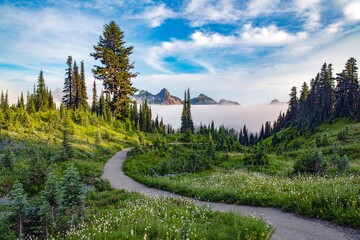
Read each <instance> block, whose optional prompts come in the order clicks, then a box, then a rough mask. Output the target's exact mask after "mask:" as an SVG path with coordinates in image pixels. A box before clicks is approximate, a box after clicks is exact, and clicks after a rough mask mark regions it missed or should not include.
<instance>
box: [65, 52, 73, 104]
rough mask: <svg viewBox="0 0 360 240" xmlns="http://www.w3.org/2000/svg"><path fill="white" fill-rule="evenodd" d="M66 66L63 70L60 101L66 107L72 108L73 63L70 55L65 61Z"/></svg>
mask: <svg viewBox="0 0 360 240" xmlns="http://www.w3.org/2000/svg"><path fill="white" fill-rule="evenodd" d="M66 64H67V66H68V68H67V69H66V70H65V82H64V88H63V93H64V96H63V97H62V102H63V103H64V105H65V106H66V107H67V108H72V107H73V106H74V98H75V96H74V95H75V89H74V73H73V63H72V57H71V56H68V59H67V61H66Z"/></svg>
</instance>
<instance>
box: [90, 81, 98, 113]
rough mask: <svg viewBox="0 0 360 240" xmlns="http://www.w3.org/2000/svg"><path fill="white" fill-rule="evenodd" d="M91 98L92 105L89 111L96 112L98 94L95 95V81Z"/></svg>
mask: <svg viewBox="0 0 360 240" xmlns="http://www.w3.org/2000/svg"><path fill="white" fill-rule="evenodd" d="M92 93H93V100H92V105H91V112H93V113H96V114H98V105H99V103H98V96H97V89H96V82H95V81H94V85H93V90H92Z"/></svg>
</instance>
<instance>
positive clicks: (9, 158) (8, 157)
mask: <svg viewBox="0 0 360 240" xmlns="http://www.w3.org/2000/svg"><path fill="white" fill-rule="evenodd" d="M1 165H2V166H3V167H4V168H7V169H9V170H12V169H13V167H14V153H13V152H12V151H11V149H10V148H7V149H6V150H5V154H4V156H3V158H2V159H1Z"/></svg>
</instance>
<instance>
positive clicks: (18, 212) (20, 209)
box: [10, 183, 29, 238]
mask: <svg viewBox="0 0 360 240" xmlns="http://www.w3.org/2000/svg"><path fill="white" fill-rule="evenodd" d="M28 207H29V203H28V201H27V199H26V194H25V191H24V189H23V186H22V184H21V183H16V184H15V185H14V186H13V189H12V190H11V192H10V209H11V216H12V217H13V219H15V227H16V228H17V229H18V232H19V237H20V238H22V237H23V227H24V222H25V219H26V213H27V208H28Z"/></svg>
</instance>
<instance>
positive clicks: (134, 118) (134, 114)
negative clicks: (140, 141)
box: [130, 101, 139, 129]
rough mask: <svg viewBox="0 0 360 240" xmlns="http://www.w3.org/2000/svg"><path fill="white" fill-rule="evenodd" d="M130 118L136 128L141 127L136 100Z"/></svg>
mask: <svg viewBox="0 0 360 240" xmlns="http://www.w3.org/2000/svg"><path fill="white" fill-rule="evenodd" d="M131 109H132V110H131V116H130V119H131V121H132V123H133V125H134V128H135V129H139V113H138V108H137V103H136V101H133V104H132V108H131Z"/></svg>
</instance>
